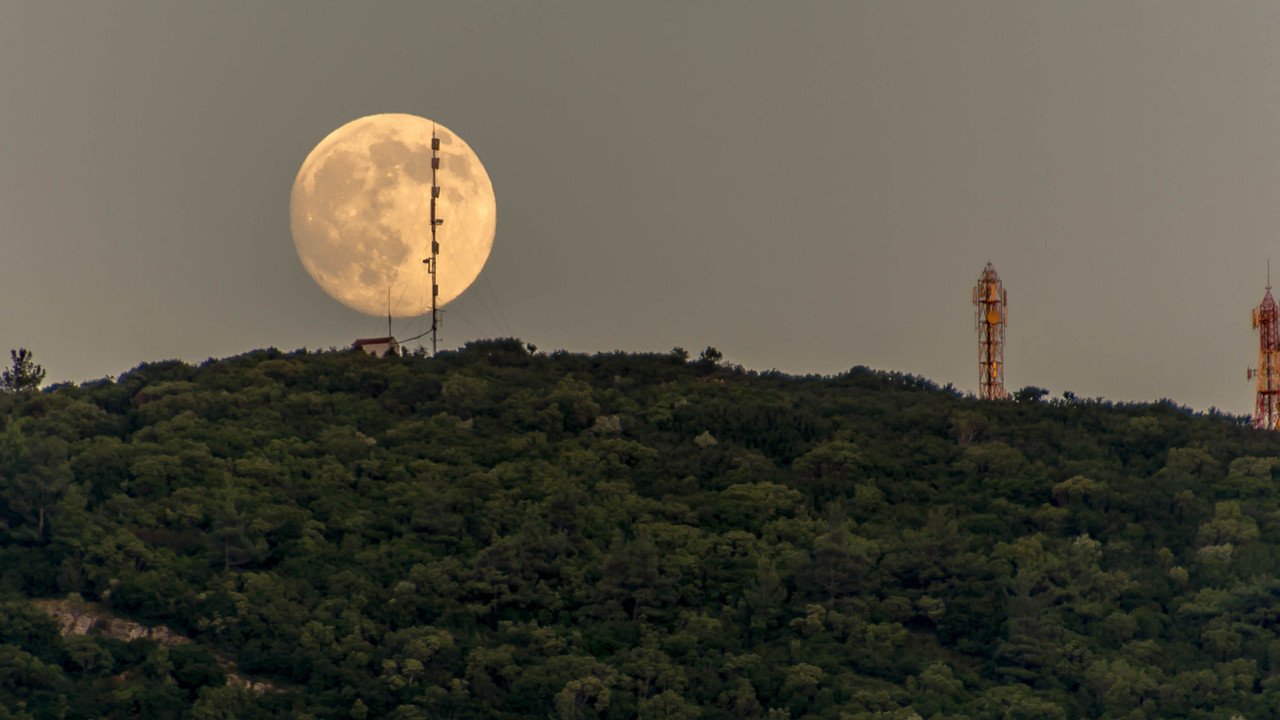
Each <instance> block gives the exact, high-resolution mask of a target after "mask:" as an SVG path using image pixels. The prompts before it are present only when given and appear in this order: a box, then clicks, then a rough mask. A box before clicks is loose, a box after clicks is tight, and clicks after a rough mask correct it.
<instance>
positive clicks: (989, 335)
mask: <svg viewBox="0 0 1280 720" xmlns="http://www.w3.org/2000/svg"><path fill="white" fill-rule="evenodd" d="M1008 301H1009V298H1008V295H1006V294H1005V291H1004V284H1003V283H1001V282H1000V276H999V275H998V274H997V273H996V269H995V267H994V266H992V264H991V263H987V266H986V267H985V268H984V269H983V270H982V275H981V276H980V277H979V278H978V285H977V287H975V288H974V289H973V307H974V324H975V325H976V326H977V330H978V397H979V398H980V399H982V400H1004V399H1005V398H1007V397H1008V393H1007V392H1006V391H1005V389H1004V329H1005V326H1006V325H1008V324H1009V306H1008Z"/></svg>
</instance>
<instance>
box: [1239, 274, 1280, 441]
mask: <svg viewBox="0 0 1280 720" xmlns="http://www.w3.org/2000/svg"><path fill="white" fill-rule="evenodd" d="M1253 327H1254V328H1256V329H1257V330H1258V367H1257V368H1256V369H1254V368H1249V369H1248V370H1247V371H1246V372H1245V377H1246V378H1247V379H1250V380H1251V379H1253V378H1254V377H1256V378H1257V379H1258V394H1257V400H1256V402H1255V403H1254V408H1253V426H1254V427H1256V428H1261V429H1263V430H1280V407H1278V405H1280V308H1277V306H1276V301H1275V298H1273V297H1271V261H1270V260H1268V261H1267V293H1266V294H1265V295H1263V296H1262V302H1261V303H1259V304H1258V307H1256V308H1254V309H1253Z"/></svg>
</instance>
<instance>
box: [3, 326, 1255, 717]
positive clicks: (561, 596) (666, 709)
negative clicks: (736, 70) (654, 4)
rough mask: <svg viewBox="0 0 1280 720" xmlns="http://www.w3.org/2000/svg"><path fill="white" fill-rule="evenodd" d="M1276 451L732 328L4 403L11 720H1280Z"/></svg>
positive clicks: (1239, 436) (305, 360) (1118, 408)
mask: <svg viewBox="0 0 1280 720" xmlns="http://www.w3.org/2000/svg"><path fill="white" fill-rule="evenodd" d="M1277 466H1280V436H1277V435H1275V434H1272V433H1264V432H1260V431H1256V430H1253V429H1251V428H1249V427H1248V425H1247V423H1245V422H1243V421H1242V419H1241V418H1237V417H1231V416H1226V415H1222V414H1219V413H1213V412H1211V413H1209V414H1200V413H1194V412H1191V411H1189V410H1187V409H1185V408H1181V407H1178V406H1177V405H1176V404H1174V403H1172V402H1169V401H1161V402H1158V403H1153V404H1124V405H1121V404H1112V403H1109V402H1105V401H1101V400H1096V399H1085V398H1079V397H1076V396H1074V395H1072V394H1070V393H1067V394H1065V395H1064V396H1062V397H1054V398H1050V397H1048V396H1047V393H1045V392H1044V391H1042V390H1039V389H1037V388H1034V387H1031V388H1025V389H1023V390H1021V391H1019V392H1017V393H1015V396H1014V398H1012V399H1011V400H1009V401H1005V402H981V401H978V400H975V399H974V398H972V397H969V396H965V395H963V394H961V393H959V392H957V391H955V390H954V389H952V388H950V387H946V388H940V387H938V386H936V385H934V384H932V383H930V382H928V381H926V380H924V379H922V378H918V377H914V376H908V375H902V374H894V373H883V372H874V371H871V370H867V369H864V368H854V369H853V370H851V371H849V372H848V373H845V374H841V375H838V376H836V377H792V376H787V375H783V374H780V373H776V372H770V373H757V372H747V371H744V370H743V369H742V368H740V367H735V366H731V365H727V364H725V363H724V362H722V361H721V359H720V357H719V353H717V352H715V351H714V350H712V349H710V348H708V350H707V351H706V352H704V353H703V356H702V357H701V358H698V359H690V357H689V355H688V354H687V353H685V352H684V351H683V350H680V349H678V348H677V349H676V350H674V351H673V352H671V353H669V354H652V355H635V354H624V353H613V354H601V355H595V356H585V355H578V354H570V353H565V352H556V353H550V354H548V353H539V352H536V351H535V350H534V348H532V347H530V346H527V345H525V344H523V343H521V342H519V341H516V340H501V341H488V342H480V343H473V344H470V345H468V346H467V347H465V348H463V349H461V350H459V351H456V352H448V353H441V354H440V355H439V356H438V357H435V358H431V357H425V356H422V355H421V354H420V353H419V354H418V355H410V356H405V357H390V358H374V357H370V356H368V355H366V354H364V353H361V352H334V351H330V352H320V353H309V352H305V351H298V352H293V353H284V352H279V351H276V350H264V351H257V352H253V353H249V354H246V355H243V356H240V357H235V358H229V359H225V360H211V361H209V362H206V363H204V364H202V365H200V366H192V365H189V364H185V363H182V362H177V361H170V362H161V363H154V364H146V365H143V366H140V367H138V368H136V369H134V370H133V371H131V372H129V373H127V374H125V375H123V376H121V377H119V378H118V379H104V380H101V381H97V382H90V383H85V384H81V385H71V384H64V385H57V386H53V387H49V388H46V389H44V390H19V391H11V392H3V393H0V719H3V720H46V719H52V718H58V719H89V718H93V719H96V718H148V719H156V720H166V719H170V718H173V719H178V718H194V719H199V720H214V719H231V718H236V719H243V720H252V719H255V718H277V717H281V718H283V717H292V718H313V719H315V720H328V719H338V718H341V719H343V720H347V719H353V720H365V719H366V718H374V719H377V718H393V719H397V720H414V719H418V718H457V719H472V718H475V719H480V718H485V719H489V718H499V719H501V718H509V719H512V720H514V719H517V718H520V719H523V718H556V719H562V720H580V719H581V720H585V719H587V718H644V719H646V720H647V719H649V718H687V719H692V718H701V719H702V720H720V719H732V720H751V719H754V718H767V719H769V720H784V719H786V718H793V719H797V720H798V719H799V718H809V717H813V718H829V719H831V720H863V719H871V718H885V719H888V718H896V719H902V720H908V719H911V718H920V719H922V720H929V719H932V718H939V719H944V718H945V719H950V720H958V719H960V718H971V719H973V720H977V719H978V718H1034V719H1044V720H1052V719H1054V718H1206V719H1207V718H1221V719H1222V720H1228V719H1229V718H1232V717H1234V716H1240V717H1243V718H1271V717H1280V635H1278V634H1277V632H1278V628H1277V622H1278V621H1280V545H1278V544H1277V540H1276V538H1277V537H1278V536H1280V496H1278V493H1277V484H1276V472H1277ZM49 598H59V599H66V598H70V599H71V600H72V601H73V602H77V603H79V602H83V603H84V604H85V605H86V606H93V607H98V608H101V609H102V611H103V612H109V613H112V614H113V615H115V616H119V617H122V618H128V619H130V620H132V621H135V622H138V623H142V624H145V625H161V624H162V625H165V626H167V627H168V628H170V629H171V630H172V631H173V632H175V633H180V634H182V635H185V636H186V637H189V638H190V639H191V641H192V642H190V643H187V644H183V645H179V646H164V645H161V644H159V643H157V642H155V641H154V640H152V639H148V638H140V639H136V640H132V641H128V640H122V639H118V638H113V637H109V636H107V635H105V634H101V633H96V632H93V631H91V632H89V633H88V634H86V635H76V634H70V635H67V636H65V637H64V636H62V635H61V633H60V632H59V628H58V626H57V624H56V623H55V622H54V620H53V619H52V618H51V617H50V616H49V615H48V614H47V613H46V612H45V611H44V610H42V609H40V606H38V605H37V604H36V602H35V601H36V600H38V599H49ZM230 663H233V664H234V667H235V668H237V671H238V672H240V673H243V674H244V675H246V676H249V677H252V678H254V679H256V680H261V681H265V682H267V683H269V684H270V685H269V686H268V687H267V688H266V689H265V690H264V689H262V688H257V689H251V688H247V687H244V686H240V685H235V684H229V683H228V682H227V669H226V668H227V667H228V664H230Z"/></svg>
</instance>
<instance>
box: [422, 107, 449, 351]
mask: <svg viewBox="0 0 1280 720" xmlns="http://www.w3.org/2000/svg"><path fill="white" fill-rule="evenodd" d="M439 170H440V138H438V137H436V131H435V127H434V126H432V129H431V257H429V258H427V259H425V260H423V261H422V262H423V263H425V264H426V266H427V274H429V275H430V276H431V330H429V331H428V332H430V333H431V357H435V356H436V344H437V343H438V342H439V339H440V338H439V333H440V313H441V312H442V310H440V305H439V303H438V301H439V299H440V285H439V284H437V283H436V272H437V270H438V269H439V267H438V265H439V264H438V262H437V261H438V260H439V256H440V243H439V242H437V241H436V228H438V227H440V226H441V225H442V224H444V220H441V219H440V218H438V217H436V201H437V200H439V199H440V186H439V185H438V184H436V172H437V171H439Z"/></svg>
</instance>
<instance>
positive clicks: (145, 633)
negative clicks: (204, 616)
mask: <svg viewBox="0 0 1280 720" xmlns="http://www.w3.org/2000/svg"><path fill="white" fill-rule="evenodd" d="M34 602H35V606H36V607H38V608H40V609H41V610H44V611H45V612H47V613H49V614H50V615H51V616H53V619H54V620H56V621H57V622H58V625H59V629H60V630H61V631H62V636H63V637H66V636H67V635H86V634H88V633H89V631H91V630H92V631H94V632H97V633H99V634H101V635H105V636H107V637H110V638H115V639H117V640H125V641H131V640H140V639H142V638H149V639H151V640H155V641H156V642H157V643H159V644H161V645H163V646H165V647H172V646H174V645H181V644H184V643H189V642H191V639H190V638H188V637H186V636H185V635H180V634H178V633H176V632H174V631H173V630H170V629H169V628H168V627H167V626H164V625H156V626H155V627H147V626H146V625H140V624H138V623H136V622H133V621H132V620H125V619H124V618H118V617H115V616H114V615H112V614H111V613H109V612H107V611H106V610H104V609H103V608H102V607H101V606H98V605H95V604H93V603H86V602H78V601H75V600H58V599H45V600H36V601H34ZM218 664H219V665H221V666H222V669H223V670H224V671H226V673H227V684H228V685H233V686H236V687H243V688H248V689H250V690H257V691H258V692H280V688H278V687H276V686H275V685H272V684H271V683H267V682H262V681H260V680H252V679H250V678H247V677H245V676H244V675H241V674H240V673H239V672H238V670H237V668H236V666H235V664H234V663H232V662H231V661H229V660H226V659H225V658H221V657H219V658H218Z"/></svg>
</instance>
